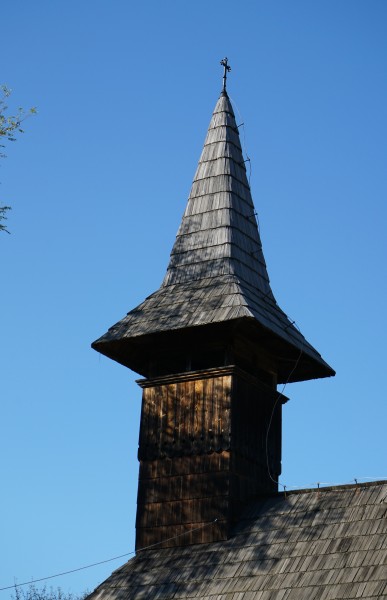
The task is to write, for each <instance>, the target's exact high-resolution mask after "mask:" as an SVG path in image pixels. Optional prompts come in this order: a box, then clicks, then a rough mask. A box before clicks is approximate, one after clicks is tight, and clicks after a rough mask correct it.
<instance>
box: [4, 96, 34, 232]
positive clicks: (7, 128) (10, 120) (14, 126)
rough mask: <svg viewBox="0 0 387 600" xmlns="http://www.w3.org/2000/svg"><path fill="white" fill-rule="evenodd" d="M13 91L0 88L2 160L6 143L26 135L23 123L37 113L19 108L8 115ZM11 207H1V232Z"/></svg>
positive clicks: (32, 109)
mask: <svg viewBox="0 0 387 600" xmlns="http://www.w3.org/2000/svg"><path fill="white" fill-rule="evenodd" d="M10 94H11V91H10V90H9V89H8V88H7V87H6V86H5V85H2V86H0V158H5V154H4V152H3V151H2V149H3V148H5V142H15V141H16V135H17V134H18V133H24V131H23V129H22V128H21V124H22V122H23V121H24V120H25V119H26V118H27V117H28V116H30V115H34V114H35V113H36V108H30V110H29V111H27V112H26V111H24V110H23V109H22V108H18V109H17V111H16V114H14V115H10V114H8V105H7V99H8V98H9V96H10ZM10 208H11V207H10V206H2V205H0V231H6V232H7V233H9V231H8V230H7V228H6V226H5V224H4V221H5V220H6V219H7V216H6V215H7V212H8V211H9V210H10Z"/></svg>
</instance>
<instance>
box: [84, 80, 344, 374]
mask: <svg viewBox="0 0 387 600" xmlns="http://www.w3.org/2000/svg"><path fill="white" fill-rule="evenodd" d="M231 321H233V322H236V321H239V322H242V321H243V322H244V323H246V322H249V323H250V325H248V327H250V328H251V329H254V328H255V329H256V333H255V334H254V335H255V336H256V337H259V336H261V337H262V336H266V338H267V337H268V334H269V336H271V342H272V343H273V340H274V343H275V344H277V346H278V348H276V354H277V355H281V356H287V360H289V358H290V360H292V361H293V365H294V361H295V360H296V357H297V356H299V354H300V353H301V354H302V357H301V360H300V361H299V365H298V370H297V371H295V372H294V373H293V374H292V378H291V380H299V379H309V378H315V377H326V376H330V375H334V371H333V370H332V369H331V368H330V367H329V365H327V364H326V362H324V360H323V359H322V358H321V356H320V354H319V353H318V352H317V351H316V350H315V349H314V348H313V347H312V346H311V345H310V344H309V343H308V342H307V341H306V339H305V338H304V336H303V335H302V334H301V333H300V331H299V330H298V329H297V328H296V327H295V326H294V324H293V322H291V321H290V320H289V319H288V317H287V316H286V314H285V313H284V312H283V311H282V310H281V309H280V307H279V306H278V304H277V303H276V300H275V298H274V295H273V292H272V290H271V287H270V283H269V277H268V273H267V269H266V264H265V259H264V256H263V252H262V244H261V240H260V236H259V231H258V227H257V221H256V217H255V209H254V205H253V201H252V197H251V193H250V186H249V183H248V180H247V177H246V167H245V161H244V158H243V155H242V150H241V144H240V139H239V132H238V128H237V125H236V122H235V116H234V112H233V109H232V106H231V102H230V100H229V97H228V95H227V92H226V91H225V90H223V92H222V93H221V96H220V98H219V100H218V102H217V104H216V107H215V110H214V113H213V115H212V119H211V122H210V126H209V129H208V133H207V137H206V140H205V144H204V148H203V152H202V155H201V157H200V161H199V165H198V168H197V171H196V174H195V177H194V181H193V184H192V189H191V193H190V195H189V199H188V204H187V207H186V210H185V213H184V216H183V219H182V222H181V225H180V228H179V230H178V233H177V237H176V241H175V244H174V246H173V249H172V253H171V257H170V262H169V266H168V269H167V273H166V275H165V278H164V281H163V283H162V285H161V287H160V288H159V289H158V290H157V291H156V292H155V293H153V294H152V295H150V296H149V297H148V298H147V299H146V300H145V301H144V302H143V303H142V304H140V305H139V306H137V308H135V309H134V310H131V311H130V312H129V313H128V314H127V316H126V317H124V318H123V319H122V320H121V321H119V322H118V323H117V324H115V325H114V326H113V327H111V328H110V329H109V330H108V332H107V333H106V334H105V335H104V336H102V337H101V338H100V339H98V340H97V341H96V342H94V344H93V348H95V349H96V350H98V351H99V352H101V353H103V354H106V355H107V356H109V357H110V358H113V359H114V360H117V361H118V362H121V363H123V364H125V365H126V366H129V367H130V368H133V370H135V371H137V372H139V373H141V374H144V375H147V373H146V372H144V370H143V368H142V366H141V365H140V364H139V363H137V357H138V346H136V342H137V343H138V340H141V338H144V337H149V336H151V335H154V334H160V333H161V334H162V333H165V332H168V333H171V332H174V331H179V330H183V329H188V328H197V327H200V326H206V327H208V326H211V325H214V324H221V323H226V322H227V323H229V322H231ZM125 344H126V346H125V351H123V347H124V345H125ZM288 374H289V367H288V363H287V364H286V365H285V366H282V367H281V365H280V366H279V370H278V379H279V381H281V380H287V379H288Z"/></svg>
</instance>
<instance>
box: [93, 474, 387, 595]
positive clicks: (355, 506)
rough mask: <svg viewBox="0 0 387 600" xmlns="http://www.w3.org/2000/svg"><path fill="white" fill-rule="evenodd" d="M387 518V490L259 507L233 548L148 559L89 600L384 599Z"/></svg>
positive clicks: (371, 487) (295, 496) (304, 495)
mask: <svg viewBox="0 0 387 600" xmlns="http://www.w3.org/2000/svg"><path fill="white" fill-rule="evenodd" d="M386 511H387V482H373V483H370V484H365V485H360V486H355V485H353V486H337V487H334V488H330V489H322V490H320V491H318V490H303V491H299V492H290V493H287V494H286V495H284V494H278V495H276V496H274V497H271V498H266V499H264V500H254V501H253V502H252V503H251V504H250V506H249V507H248V508H247V509H246V511H245V512H244V514H243V516H242V518H241V519H240V520H239V522H238V524H237V525H236V526H235V527H234V528H233V530H232V532H231V537H230V539H228V540H227V541H222V542H219V543H209V544H206V543H201V544H200V543H198V544H197V545H190V546H189V547H187V548H180V547H179V548H166V549H158V548H156V549H152V550H148V551H145V552H139V553H138V554H137V556H136V558H133V559H132V560H130V561H129V562H128V563H126V564H124V565H123V566H122V567H121V568H119V569H117V570H116V571H114V573H113V574H112V575H111V576H110V577H109V578H108V579H107V580H106V581H105V582H103V583H102V584H101V585H100V586H99V587H98V588H97V589H96V590H95V592H94V593H93V594H92V595H91V596H90V600H124V599H125V600H126V599H128V600H129V599H130V600H144V599H145V598H146V599H147V600H156V599H160V598H162V599H163V600H172V599H173V600H187V599H189V598H196V599H198V598H200V599H201V600H215V599H216V600H337V599H339V598H340V599H341V600H359V599H362V600H371V599H375V598H379V599H383V598H384V599H385V598H387V578H386V572H387V520H386ZM212 527H213V525H212V524H211V525H209V526H208V527H205V528H203V529H202V530H199V531H198V532H196V533H194V534H192V538H191V539H192V541H194V542H196V541H199V542H201V541H202V539H200V540H195V539H193V536H194V535H198V536H199V534H201V535H203V537H204V536H205V534H206V533H208V532H209V531H211V528H212ZM187 529H188V528H187ZM174 531H175V530H174V529H172V528H165V535H166V536H168V537H170V536H171V533H173V532H174Z"/></svg>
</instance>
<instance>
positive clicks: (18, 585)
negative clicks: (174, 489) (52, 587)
mask: <svg viewBox="0 0 387 600" xmlns="http://www.w3.org/2000/svg"><path fill="white" fill-rule="evenodd" d="M217 520H218V519H214V520H213V521H211V522H210V523H205V524H204V525H200V527H195V528H194V529H190V530H189V531H183V533H179V534H178V535H174V536H172V537H169V538H167V539H165V540H162V541H161V542H156V543H155V544H150V545H149V546H145V547H144V548H140V549H139V550H137V554H138V553H139V552H143V551H144V550H150V549H151V548H155V547H156V546H160V545H161V544H165V543H166V542H170V541H172V540H175V539H177V538H179V537H181V536H183V535H187V533H193V532H194V531H199V529H204V527H209V526H210V525H213V524H214V523H216V522H217ZM133 554H136V550H132V551H131V552H126V553H125V554H120V555H119V556H114V557H113V558H107V559H106V560H100V561H99V562H95V563H92V564H90V565H85V566H84V567H77V568H76V569H70V570H69V571H63V572H62V573H56V574H55V575H48V576H47V577H40V578H39V579H34V580H32V581H24V582H23V583H14V584H13V585H8V586H6V587H2V588H0V592H3V591H5V590H10V589H13V588H17V587H22V586H23V585H31V584H35V583H39V582H40V581H47V580H48V579H54V577H61V576H62V575H69V574H70V573H76V572H77V571H83V570H84V569H90V568H91V567H96V566H98V565H103V564H105V563H108V562H112V561H113V560H118V559H119V558H124V556H130V555H133Z"/></svg>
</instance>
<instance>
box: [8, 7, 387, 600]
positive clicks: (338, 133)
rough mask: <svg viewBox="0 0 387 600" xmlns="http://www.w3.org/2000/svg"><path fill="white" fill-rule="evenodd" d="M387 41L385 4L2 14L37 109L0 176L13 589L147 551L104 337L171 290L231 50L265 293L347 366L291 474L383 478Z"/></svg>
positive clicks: (130, 381)
mask: <svg viewBox="0 0 387 600" xmlns="http://www.w3.org/2000/svg"><path fill="white" fill-rule="evenodd" d="M386 28H387V4H386V2H384V1H383V0H373V1H372V2H370V1H367V0H364V1H358V0H342V1H340V2H337V1H335V0H316V1H315V2H310V1H309V0H305V1H301V0H295V1H292V2H289V1H287V0H283V1H273V2H271V1H269V0H267V1H265V2H264V1H259V0H255V1H244V0H241V1H240V2H238V3H237V2H230V1H228V0H222V1H221V2H220V1H218V0H212V1H211V2H208V1H206V2H205V1H203V0H196V1H195V2H178V1H170V0H169V1H168V0H166V1H164V2H157V1H156V0H153V1H144V2H141V3H140V2H133V1H129V0H128V1H124V0H111V1H110V2H107V1H106V0H104V1H102V0H92V1H91V0H83V1H82V2H79V1H77V2H76V1H75V0H67V1H66V2H63V1H62V2H60V1H59V0H54V1H49V0H46V1H42V0H37V1H35V2H32V3H30V2H21V3H20V2H7V3H6V4H5V5H4V6H2V33H1V37H2V57H3V59H2V68H1V75H0V82H1V83H6V84H7V85H8V86H9V87H10V88H12V89H13V95H12V98H11V102H10V104H11V106H18V105H21V106H24V107H26V108H28V107H29V106H33V105H36V106H37V108H38V111H39V114H38V116H37V117H34V118H31V119H29V121H28V122H26V124H25V130H26V133H25V134H24V135H23V136H22V137H21V138H20V139H19V141H18V142H17V143H16V144H13V145H12V146H11V147H9V148H8V150H7V154H8V158H7V159H6V160H3V161H1V163H2V164H1V170H0V181H1V188H0V193H1V196H0V199H1V200H2V202H3V203H10V204H12V206H13V210H12V213H11V215H10V219H9V228H10V229H11V231H12V235H10V236H8V235H6V234H3V235H2V236H0V251H1V256H2V261H1V264H2V273H1V285H2V291H1V296H0V298H1V300H0V302H1V304H0V310H1V312H0V314H1V342H0V361H1V362H0V364H1V395H2V398H1V436H0V465H1V484H2V491H1V494H0V553H1V557H0V564H1V567H0V587H3V586H6V585H10V584H12V583H13V582H14V580H15V579H16V580H17V581H18V582H22V581H25V580H28V579H30V578H39V577H42V576H45V575H50V574H53V573H57V572H60V571H63V570H67V569H72V568H76V567H78V566H83V565H86V564H89V563H93V562H96V561H99V560H103V559H107V558H110V557H113V556H116V555H119V554H123V553H125V552H130V551H131V550H132V549H133V547H134V519H135V503H136V492H137V473H138V466H137V458H136V449H137V439H138V427H139V411H140V402H141V390H140V388H138V387H137V386H136V384H135V383H134V381H135V379H136V375H135V374H134V373H132V372H130V371H128V370H127V369H125V368H124V367H122V366H120V365H117V364H115V363H113V362H111V361H109V360H108V359H105V358H104V357H99V356H98V354H97V353H96V352H94V351H92V350H91V349H90V343H91V342H92V341H93V340H95V339H96V338H97V337H99V336H100V335H101V334H102V333H104V332H105V331H106V329H107V328H108V327H109V326H110V325H112V324H113V323H115V322H116V321H117V320H118V319H120V318H121V317H122V316H123V315H124V314H125V313H126V312H127V311H128V310H129V309H131V308H133V307H134V306H136V305H137V304H138V303H139V302H140V301H141V300H143V299H144V298H145V296H147V295H148V294H149V293H151V292H153V291H154V290H155V289H157V288H158V287H159V285H160V282H161V280H162V278H163V275H164V272H165V269H166V266H167V263H168V257H169V252H170V249H171V247H172V244H173V240H174V236H175V234H176V231H177V227H178V224H179V222H180V219H181V215H182V213H183V210H184V207H185V203H186V199H187V197H188V193H189V189H190V184H191V181H192V178H193V175H194V172H195V169H196V164H197V161H198V159H199V155H200V152H201V147H202V144H203V141H204V136H205V133H206V129H207V126H208V123H209V120H210V117H211V113H212V110H213V108H214V106H215V103H216V100H217V98H218V95H219V92H220V88H221V67H220V65H219V61H220V59H222V58H223V57H224V56H225V55H226V56H228V58H229V60H230V64H231V66H232V72H231V75H230V79H229V93H230V96H231V99H232V100H233V101H234V106H235V108H236V111H237V115H238V110H239V111H240V116H239V115H238V117H237V118H238V121H239V122H242V121H243V122H244V123H245V127H244V133H243V132H242V142H243V143H244V147H245V152H247V154H248V155H249V157H250V158H251V165H252V174H251V187H252V193H253V198H254V202H255V206H256V209H257V211H258V213H259V219H260V224H261V232H262V240H263V247H264V252H265V257H266V261H267V264H268V270H269V275H270V278H271V283H272V287H273V290H274V293H275V295H276V297H277V300H278V302H279V304H280V305H281V307H282V308H283V309H284V310H285V311H286V312H287V313H288V314H289V315H290V316H291V317H292V318H293V319H295V320H296V322H297V323H298V325H299V327H300V328H301V330H302V332H303V333H304V334H305V335H306V337H307V338H308V340H309V341H310V342H311V343H312V344H313V345H315V347H316V348H317V349H318V350H319V351H320V352H321V354H322V355H323V357H324V358H325V359H326V360H327V362H328V363H330V364H331V365H332V366H333V368H335V369H336V371H337V376H336V377H335V378H332V379H330V380H320V381H316V382H306V383H302V384H293V385H289V386H288V387H287V389H286V392H285V393H286V394H287V395H288V396H290V398H291V401H290V402H289V403H288V404H287V405H286V407H285V410H284V443H283V477H282V482H283V483H284V484H285V485H287V486H288V487H289V488H290V487H294V486H302V487H307V486H310V485H312V484H315V483H316V482H329V483H346V482H350V481H351V480H353V479H354V478H355V477H356V478H359V479H361V478H365V477H369V478H382V477H383V478H384V477H387V465H386V454H387V453H386V442H385V438H386V433H385V432H386V421H387V414H386V400H385V399H386V391H385V378H386V344H385V340H386V334H387V327H386V322H387V319H386V307H387V289H386V233H385V229H386V221H387V209H386V203H387V168H386V167H387V164H386V163H387V116H386V107H387V75H386V74H387V36H386ZM242 129H243V128H242ZM122 562H124V559H121V560H118V561H117V562H115V563H110V564H108V565H105V566H102V567H98V568H93V569H90V570H86V571H82V572H80V573H78V574H74V575H71V576H67V577H62V578H59V579H55V580H53V581H52V584H53V585H60V586H61V587H62V588H63V589H64V590H66V591H68V590H72V591H73V592H81V591H83V590H84V589H85V588H89V589H93V588H94V587H95V586H96V585H97V584H98V583H99V582H100V581H102V580H103V579H104V578H105V577H106V576H107V575H108V574H110V572H111V571H112V570H113V569H114V568H116V567H118V566H119V565H120V564H121V563H122ZM1 594H2V597H3V598H9V593H8V592H1ZM0 598H1V597H0Z"/></svg>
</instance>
